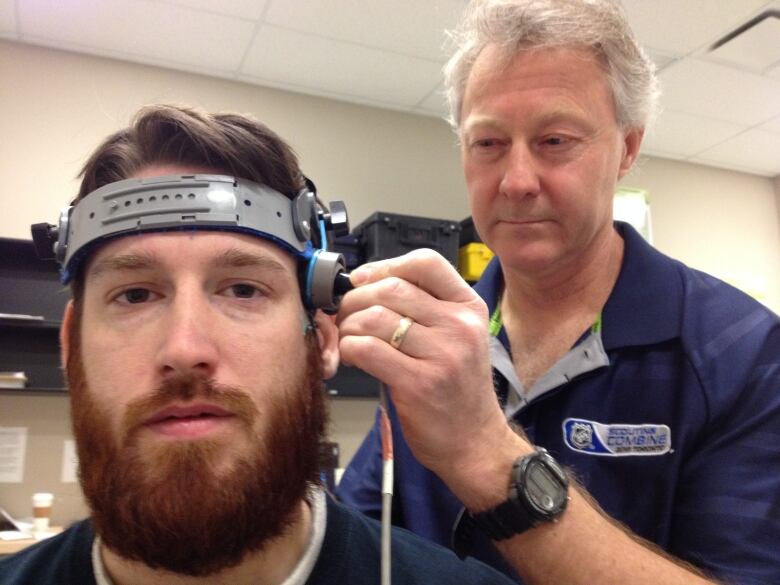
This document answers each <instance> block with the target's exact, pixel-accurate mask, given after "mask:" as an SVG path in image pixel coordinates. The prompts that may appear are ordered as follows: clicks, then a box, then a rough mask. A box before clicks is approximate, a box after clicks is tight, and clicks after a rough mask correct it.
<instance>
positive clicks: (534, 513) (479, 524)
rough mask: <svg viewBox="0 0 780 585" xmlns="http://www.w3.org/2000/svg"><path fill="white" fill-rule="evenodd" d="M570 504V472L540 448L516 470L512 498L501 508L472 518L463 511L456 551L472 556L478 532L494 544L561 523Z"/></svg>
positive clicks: (455, 537)
mask: <svg viewBox="0 0 780 585" xmlns="http://www.w3.org/2000/svg"><path fill="white" fill-rule="evenodd" d="M568 502H569V480H568V478H567V477H566V472H565V471H564V469H563V468H562V467H561V466H560V465H559V464H558V462H557V461H556V460H555V459H554V458H553V456H552V455H550V454H549V453H548V452H547V450H546V449H543V448H542V447H536V449H535V451H534V452H533V453H531V454H529V455H524V456H522V457H520V458H518V459H517V460H516V461H515V463H514V465H513V466H512V478H511V483H510V486H509V497H508V498H507V499H506V501H504V502H503V503H501V504H499V505H498V506H496V507H494V508H491V509H489V510H485V511H484V512H479V513H477V514H472V513H470V512H468V511H467V510H465V509H464V510H463V511H462V512H461V514H460V515H459V516H458V519H457V521H456V523H455V527H454V529H453V549H454V550H455V552H456V553H458V555H459V556H461V557H463V556H465V555H466V554H468V550H467V549H468V548H469V546H470V541H471V537H472V533H473V529H474V528H478V529H480V530H481V531H482V532H483V533H485V534H486V535H487V536H488V537H489V538H490V539H491V540H505V539H507V538H511V537H512V536H515V535H516V534H521V533H523V532H525V531H526V530H528V529H529V528H533V527H534V526H538V525H539V524H543V523H545V522H554V521H555V520H557V519H558V518H559V517H560V515H561V514H563V512H564V510H566V505H567V504H568Z"/></svg>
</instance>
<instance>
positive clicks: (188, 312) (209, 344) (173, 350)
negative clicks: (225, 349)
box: [158, 294, 219, 377]
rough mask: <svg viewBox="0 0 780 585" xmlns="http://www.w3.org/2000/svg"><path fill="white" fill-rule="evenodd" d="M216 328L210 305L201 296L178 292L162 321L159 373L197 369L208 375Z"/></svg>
mask: <svg viewBox="0 0 780 585" xmlns="http://www.w3.org/2000/svg"><path fill="white" fill-rule="evenodd" d="M218 330H219V325H218V324H216V323H215V322H214V320H213V319H212V310H211V307H210V306H209V303H208V301H207V300H206V299H204V298H202V295H197V294H189V295H185V294H180V295H177V297H176V298H175V299H174V300H173V301H172V302H171V304H170V307H169V309H168V313H167V315H166V318H165V319H164V321H163V324H162V331H161V336H162V339H161V342H160V349H159V354H158V362H159V363H158V368H159V370H160V373H161V374H162V375H164V376H166V375H170V374H172V373H176V372H179V373H181V372H187V371H197V372H199V373H201V374H202V375H204V376H207V377H211V376H212V375H213V374H214V371H215V370H216V366H217V359H218V355H219V350H218V347H217V344H216V337H215V335H216V334H217V333H218Z"/></svg>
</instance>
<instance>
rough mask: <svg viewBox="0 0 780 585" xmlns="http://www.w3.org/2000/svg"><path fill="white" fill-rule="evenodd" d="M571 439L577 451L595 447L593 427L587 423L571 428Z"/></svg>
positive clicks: (574, 425)
mask: <svg viewBox="0 0 780 585" xmlns="http://www.w3.org/2000/svg"><path fill="white" fill-rule="evenodd" d="M569 433H570V435H569V439H570V440H571V444H572V445H574V447H576V448H577V449H587V448H589V447H592V446H593V427H592V426H590V425H589V424H587V423H580V422H577V423H574V424H573V425H571V427H570V431H569Z"/></svg>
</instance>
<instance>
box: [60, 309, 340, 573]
mask: <svg viewBox="0 0 780 585" xmlns="http://www.w3.org/2000/svg"><path fill="white" fill-rule="evenodd" d="M78 321H79V320H78V319H76V320H75V322H74V327H73V328H72V329H71V333H72V335H71V340H70V348H71V352H70V355H69V359H68V367H67V377H68V383H69V387H70V392H71V401H72V407H71V408H72V418H73V430H74V435H75V437H76V443H77V446H78V455H79V476H80V481H81V487H82V489H83V491H84V494H85V495H86V498H87V500H88V502H89V505H90V509H91V511H92V515H91V518H92V522H93V524H94V527H95V530H96V532H97V533H98V534H99V535H100V536H101V538H102V539H103V542H104V543H105V544H106V546H108V547H109V548H110V549H112V550H113V551H115V552H116V553H117V554H119V555H120V556H122V557H124V558H127V559H132V560H136V561H140V562H143V563H145V564H146V565H148V566H149V567H152V568H155V569H164V570H167V571H172V572H175V573H181V574H184V575H191V576H203V575H210V574H213V573H216V572H218V571H220V570H222V569H225V568H228V567H232V566H235V565H237V564H238V563H240V562H241V560H242V559H243V558H244V556H245V555H246V554H247V553H249V552H254V551H259V550H262V548H263V546H264V544H265V543H267V542H268V541H269V540H271V539H273V538H275V537H277V536H280V535H281V534H282V533H283V532H284V531H285V530H286V528H287V527H288V526H289V523H290V521H291V520H292V519H294V517H295V514H296V513H297V511H298V508H297V506H298V505H299V504H300V502H302V501H303V499H304V498H306V496H307V490H308V489H309V488H310V486H311V485H313V484H316V483H318V481H319V473H320V465H319V462H320V455H319V453H320V451H319V446H320V443H321V440H322V438H323V436H324V433H325V425H326V422H327V409H326V405H325V400H324V394H323V384H322V364H321V359H320V354H319V351H318V347H317V340H316V336H315V335H309V336H308V338H307V346H308V347H307V349H308V358H307V363H306V364H305V369H303V368H302V370H301V373H300V375H298V376H296V377H295V379H293V380H291V383H290V386H289V387H287V388H272V389H270V390H271V391H272V392H273V393H274V396H273V397H269V399H268V402H267V405H265V407H264V412H263V414H262V416H263V418H264V419H265V423H266V424H265V426H264V429H265V430H264V431H263V433H262V436H258V435H257V433H256V432H255V431H254V430H253V429H254V425H255V424H256V420H255V419H256V417H257V416H258V413H257V408H256V407H255V405H254V403H253V402H252V401H251V399H250V398H249V397H248V396H247V394H246V393H245V392H244V391H241V390H237V389H234V388H228V387H224V386H215V385H214V384H212V383H211V382H210V381H208V380H205V379H203V378H200V377H196V376H192V375H185V376H177V377H176V379H172V380H169V381H167V382H166V383H165V384H164V385H163V386H161V387H160V388H158V389H157V390H156V391H155V392H154V393H153V394H152V395H151V397H150V398H145V399H143V400H140V401H137V402H136V403H133V404H131V405H130V407H128V409H127V412H126V413H125V415H124V416H123V421H122V433H121V437H119V438H117V437H116V436H115V433H113V432H112V431H111V427H110V426H109V423H108V417H107V416H106V410H107V409H110V408H111V405H110V404H103V403H101V402H100V401H99V400H98V399H96V397H95V394H96V393H97V392H99V381H94V382H93V387H87V384H86V380H85V377H84V368H83V362H82V355H81V346H80V340H79V333H78V329H79V328H80V323H79V322H78ZM303 365H304V364H302V366H303ZM117 375H119V376H121V375H122V373H121V372H117ZM177 398H178V399H180V400H188V399H191V398H201V399H205V400H208V401H209V402H210V403H215V404H217V405H223V407H225V408H227V409H228V410H230V411H231V412H232V413H234V414H235V415H236V417H237V418H238V419H239V420H240V424H241V428H242V430H241V431H240V432H242V433H245V434H246V438H247V439H248V443H247V445H248V446H249V447H254V448H250V449H249V450H247V452H245V453H242V454H241V455H240V456H236V457H235V460H234V461H232V462H231V463H229V464H228V470H227V471H225V470H224V469H222V468H221V467H222V465H221V464H224V459H225V457H226V454H227V456H228V458H229V456H230V450H231V446H230V443H229V442H228V441H226V440H220V439H207V440H196V441H187V442H185V443H183V444H177V443H160V444H156V445H149V444H148V443H149V442H148V441H147V442H146V446H145V448H142V446H141V443H140V442H139V440H138V430H139V429H138V424H139V422H140V420H143V417H148V416H150V415H151V414H152V413H153V412H155V411H156V410H159V409H160V408H162V407H164V406H165V405H168V404H170V403H171V401H172V400H175V399H177ZM216 468H220V469H219V473H217V472H216V471H215V469H216Z"/></svg>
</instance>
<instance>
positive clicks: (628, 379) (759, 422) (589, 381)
mask: <svg viewBox="0 0 780 585" xmlns="http://www.w3.org/2000/svg"><path fill="white" fill-rule="evenodd" d="M615 229H616V230H617V231H618V233H619V234H620V235H621V237H622V238H623V240H624V242H625V252H624V258H623V265H622V267H621V271H620V275H619V277H618V280H617V282H616V284H615V288H614V289H613V291H612V293H611V294H610V297H609V299H608V301H607V303H606V305H605V306H604V309H603V311H602V327H601V330H600V332H598V331H596V332H590V333H588V332H586V333H584V334H583V338H582V339H581V340H580V341H579V342H578V343H577V345H576V346H575V347H573V348H572V350H571V351H570V352H569V354H567V356H565V357H564V358H562V360H561V361H560V362H559V363H558V364H556V365H555V366H554V367H553V368H552V369H551V370H550V372H548V373H547V374H546V375H545V376H543V377H542V378H541V379H540V380H539V381H537V383H536V384H535V385H534V386H533V387H532V388H530V389H528V390H523V389H522V388H518V385H519V381H517V379H516V376H514V378H513V372H511V371H507V369H506V368H505V367H502V360H503V361H505V360H506V359H508V355H509V354H508V349H509V348H508V339H507V337H506V335H504V334H503V333H499V335H498V336H497V337H496V338H495V339H494V340H493V344H492V347H491V358H492V360H493V364H494V368H495V369H494V378H495V379H496V382H497V384H496V387H497V393H498V395H499V399H500V400H501V401H502V403H503V404H504V405H505V412H506V413H507V415H508V416H509V417H511V418H512V419H513V420H514V421H515V422H517V423H518V424H520V425H521V426H522V427H523V429H524V430H525V432H526V433H527V435H528V438H529V439H530V440H531V442H533V443H534V444H536V445H540V446H543V447H545V448H547V449H548V450H549V451H550V452H551V453H552V454H553V455H554V456H555V457H556V459H557V460H558V461H560V462H561V463H562V464H563V465H565V466H566V467H567V468H568V469H569V470H570V471H571V473H572V474H573V475H574V476H575V477H576V478H577V479H578V480H579V481H580V482H581V483H582V484H583V485H584V486H585V488H586V489H587V490H588V492H589V493H590V494H591V495H592V496H593V497H594V498H595V499H596V500H597V501H598V502H599V504H600V505H601V506H602V508H603V509H604V510H605V512H606V513H607V514H608V515H610V516H611V517H613V518H615V519H617V520H619V521H620V522H622V523H624V524H625V525H626V526H627V527H628V528H629V529H630V530H631V531H632V532H634V533H636V534H638V535H640V536H642V537H644V538H646V539H647V540H650V541H652V542H654V543H656V544H658V545H659V546H660V547H662V548H663V549H665V550H667V551H668V552H669V553H671V554H672V555H674V556H676V557H680V558H682V559H684V560H687V561H689V562H691V563H692V564H694V565H696V566H698V567H700V568H702V569H703V570H705V571H706V572H707V573H709V574H710V575H712V576H713V577H717V578H721V579H729V580H730V581H731V582H734V583H739V584H758V583H761V584H768V583H773V584H777V583H780V319H779V318H778V316H777V315H776V314H774V313H773V312H771V311H769V310H768V309H767V308H766V307H764V306H763V305H761V304H760V303H758V302H756V301H755V300H753V299H751V298H750V297H748V296H747V295H745V294H743V293H741V292H740V291H738V290H737V289H735V288H733V287H731V286H729V285H727V284H725V283H723V282H721V281H719V280H717V279H715V278H713V277H711V276H709V275H707V274H704V273H702V272H699V271H696V270H693V269H691V268H688V267H687V266H685V265H683V264H682V263H680V262H678V261H676V260H673V259H671V258H669V257H667V256H665V255H663V254H661V253H660V252H658V251H657V250H655V249H654V248H652V247H651V246H650V245H648V244H647V243H646V242H645V241H644V240H643V239H642V238H641V236H639V234H637V233H636V231H635V230H633V228H631V227H630V226H628V225H626V224H622V223H620V222H616V223H615ZM475 288H476V290H477V292H478V293H479V294H480V295H481V296H482V298H483V299H484V300H485V302H486V303H487V304H488V307H489V310H490V312H491V313H492V312H493V311H494V310H495V308H496V305H497V302H498V299H499V296H500V294H501V291H502V289H503V276H502V272H501V267H500V264H499V263H498V261H497V259H494V260H493V261H492V262H491V264H490V265H489V266H488V267H487V269H486V270H485V273H484V274H483V276H482V278H481V280H480V282H479V283H478V284H477V285H476V287H475ZM510 363H511V361H510ZM502 370H503V371H504V374H502V373H501V371H502ZM391 416H392V417H393V419H394V420H393V433H394V440H395V446H394V452H395V466H396V468H395V481H396V486H395V498H394V504H393V512H394V514H393V516H394V522H396V523H397V524H400V525H402V526H405V527H406V528H408V529H410V530H412V531H413V532H416V533H418V534H421V535H423V536H425V537H427V538H430V539H432V540H434V541H436V542H439V543H442V544H448V543H449V541H450V536H451V529H452V525H453V523H454V521H455V517H456V515H457V513H458V512H459V510H460V509H461V504H460V502H458V500H457V499H456V498H455V496H454V495H453V494H452V493H451V492H450V491H449V489H448V488H447V487H446V486H445V485H444V484H443V482H441V480H439V479H438V477H436V476H435V475H434V474H433V473H431V472H430V471H428V470H427V469H425V468H424V467H422V466H421V465H420V464H419V463H418V462H417V461H416V460H415V458H414V456H413V455H412V453H411V451H410V449H409V447H408V446H407V444H406V442H405V441H404V438H403V435H402V433H401V430H400V424H399V422H398V420H397V419H396V418H395V412H394V411H393V409H392V405H391ZM456 440H457V437H453V441H456ZM381 469H382V463H381V442H380V439H379V429H378V426H377V425H375V426H374V428H372V430H371V431H370V432H369V434H368V436H367V437H366V439H365V441H364V442H363V444H362V446H361V447H360V449H359V450H358V452H357V453H356V455H355V457H354V458H353V460H352V461H351V463H350V464H349V467H348V468H347V470H346V472H345V473H344V476H343V478H342V480H341V483H340V485H339V490H338V495H339V497H340V498H341V499H342V501H344V502H346V503H348V504H350V505H353V506H355V507H357V508H359V509H360V510H362V511H363V512H365V513H366V514H368V515H370V516H374V517H377V518H378V517H380V511H381V495H380V492H381V490H380V487H381ZM474 556H476V557H477V558H479V559H481V560H484V561H486V562H488V563H489V564H492V565H494V566H496V567H498V568H501V569H502V570H504V571H506V572H507V573H509V574H510V575H513V573H512V571H511V569H509V568H508V567H507V566H506V565H505V564H504V562H503V560H502V559H501V558H500V556H499V555H498V553H497V552H496V551H495V549H494V548H493V547H492V546H491V544H490V543H489V541H488V540H487V539H485V538H484V537H482V536H481V535H480V536H478V539H477V542H476V543H475V548H474ZM513 576H514V577H515V578H517V577H516V575H513ZM518 580H519V579H518Z"/></svg>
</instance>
